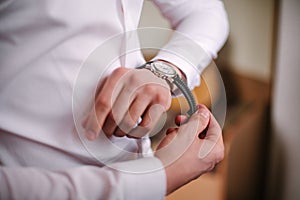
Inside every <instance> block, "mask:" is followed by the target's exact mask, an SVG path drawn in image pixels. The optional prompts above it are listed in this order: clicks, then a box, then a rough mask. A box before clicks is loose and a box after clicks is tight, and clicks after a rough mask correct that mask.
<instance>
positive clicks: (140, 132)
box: [129, 104, 165, 138]
mask: <svg viewBox="0 0 300 200" xmlns="http://www.w3.org/2000/svg"><path fill="white" fill-rule="evenodd" d="M164 112H165V108H164V107H163V106H162V105H160V104H154V105H151V106H150V108H149V109H147V110H146V112H145V114H144V115H143V120H142V122H141V123H140V124H139V126H137V127H136V128H134V129H133V130H131V131H130V132H129V135H131V136H134V137H138V138H141V137H143V136H145V135H147V134H148V133H149V132H150V131H151V130H152V129H153V127H154V126H155V124H156V123H157V121H158V120H159V118H160V117H161V116H162V114H163V113H164Z"/></svg>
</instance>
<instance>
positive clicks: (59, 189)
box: [0, 158, 165, 199]
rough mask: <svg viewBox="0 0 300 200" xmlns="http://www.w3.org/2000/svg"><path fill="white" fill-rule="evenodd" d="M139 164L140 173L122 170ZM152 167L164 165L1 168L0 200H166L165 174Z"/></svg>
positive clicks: (146, 161) (150, 162)
mask: <svg viewBox="0 0 300 200" xmlns="http://www.w3.org/2000/svg"><path fill="white" fill-rule="evenodd" d="M141 163H143V164H142V165H141ZM135 164H136V165H137V166H138V167H137V168H139V169H138V170H139V172H140V173H134V172H124V171H120V170H121V169H127V170H132V166H135ZM147 165H148V166H147ZM149 165H150V166H151V167H157V168H158V169H159V167H160V162H159V161H158V160H157V159H156V158H148V159H140V160H135V161H128V162H124V163H117V164H114V165H113V167H114V168H109V167H104V168H99V167H95V166H83V167H79V168H74V169H68V170H65V171H59V172H53V171H48V170H43V169H37V168H6V167H1V168H0V185H1V187H0V194H1V196H0V199H152V197H155V198H156V199H162V198H163V197H164V194H165V183H164V180H165V175H164V171H163V170H155V171H153V172H149V170H148V168H149ZM118 168H119V169H118ZM143 170H145V171H144V172H143ZM146 170H148V171H146Z"/></svg>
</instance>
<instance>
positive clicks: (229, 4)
mask: <svg viewBox="0 0 300 200" xmlns="http://www.w3.org/2000/svg"><path fill="white" fill-rule="evenodd" d="M224 4H225V7H226V10H227V11H228V16H229V22H230V35H229V39H228V42H227V43H226V45H225V46H224V48H223V50H222V51H221V52H220V55H219V59H218V60H219V62H218V63H220V65H226V66H229V67H231V68H232V69H234V70H235V71H236V72H238V73H241V74H243V75H246V76H250V77H253V78H255V79H259V80H262V81H266V82H268V81H269V78H270V69H271V60H272V47H273V46H272V42H273V21H274V0H263V1H262V0H224ZM145 26H152V27H164V28H169V23H168V21H167V20H165V19H163V17H162V16H161V15H160V13H159V11H158V10H157V8H156V7H155V6H154V5H153V3H152V2H151V1H145V4H144V8H143V13H142V18H141V21H140V27H145ZM157 40H159V39H157ZM155 42H158V43H162V44H163V43H164V42H165V41H164V40H163V39H160V40H159V41H155Z"/></svg>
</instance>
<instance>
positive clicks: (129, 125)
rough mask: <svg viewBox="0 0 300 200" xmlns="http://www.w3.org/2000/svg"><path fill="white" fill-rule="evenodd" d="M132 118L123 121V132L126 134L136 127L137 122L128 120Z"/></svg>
mask: <svg viewBox="0 0 300 200" xmlns="http://www.w3.org/2000/svg"><path fill="white" fill-rule="evenodd" d="M128 118H130V117H127V118H126V119H124V120H123V122H122V124H121V125H120V126H121V127H120V128H121V129H122V130H125V131H126V132H128V131H130V130H131V129H132V128H133V127H134V125H135V122H134V121H133V120H131V119H128Z"/></svg>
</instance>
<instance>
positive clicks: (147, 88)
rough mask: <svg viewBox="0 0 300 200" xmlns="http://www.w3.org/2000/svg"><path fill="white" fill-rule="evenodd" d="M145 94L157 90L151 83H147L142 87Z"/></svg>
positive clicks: (153, 92) (154, 92)
mask: <svg viewBox="0 0 300 200" xmlns="http://www.w3.org/2000/svg"><path fill="white" fill-rule="evenodd" d="M143 91H144V93H146V94H156V92H157V90H156V89H155V88H154V87H153V86H152V84H147V85H145V86H144V89H143Z"/></svg>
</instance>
